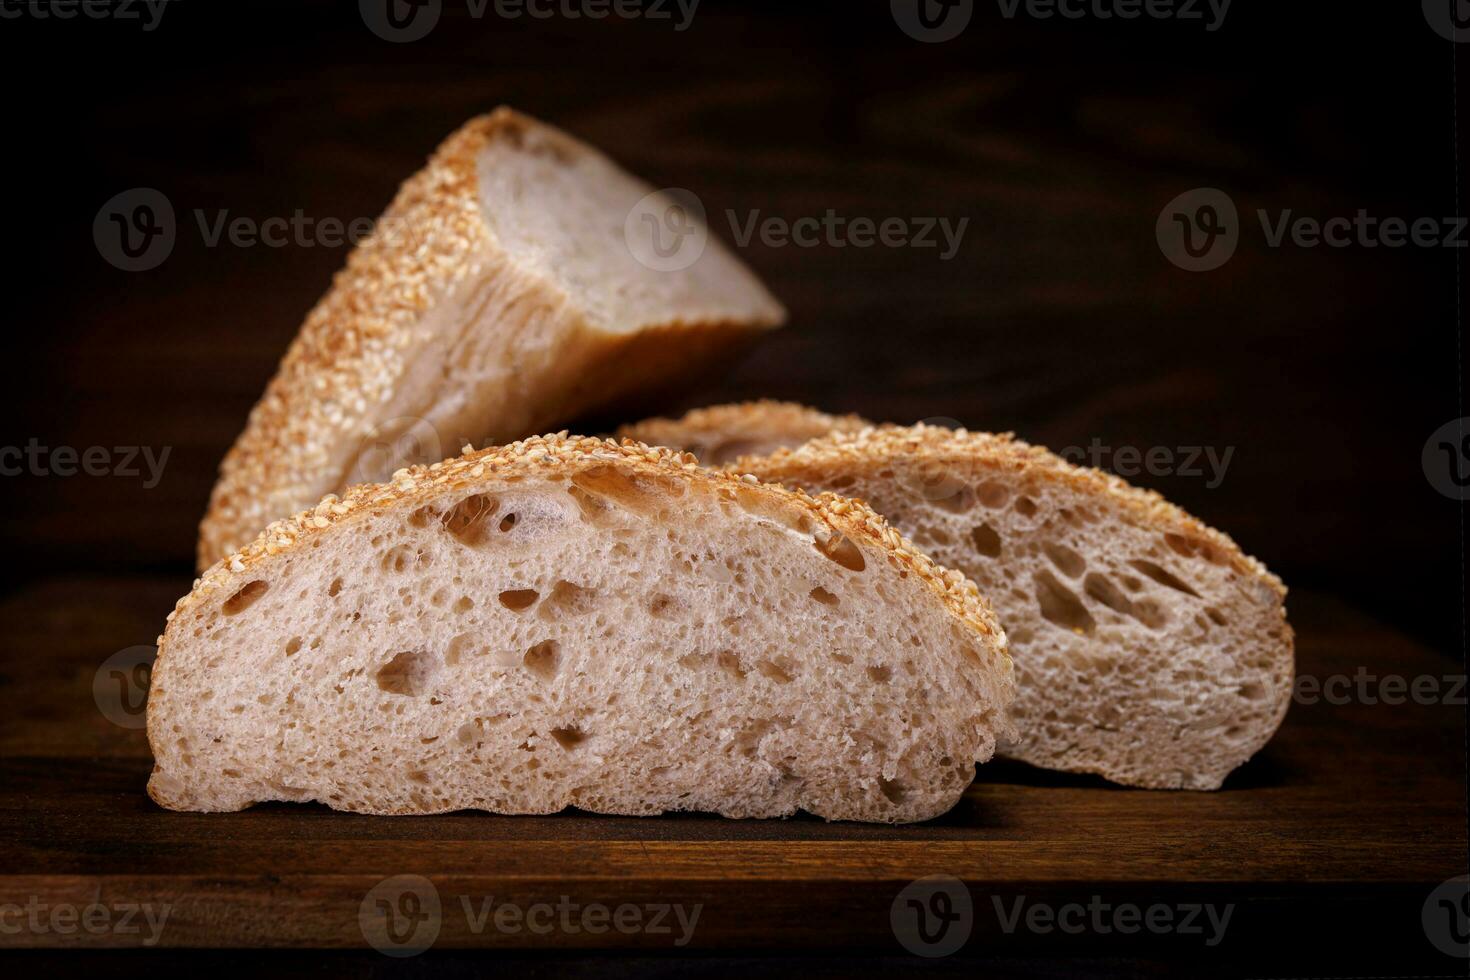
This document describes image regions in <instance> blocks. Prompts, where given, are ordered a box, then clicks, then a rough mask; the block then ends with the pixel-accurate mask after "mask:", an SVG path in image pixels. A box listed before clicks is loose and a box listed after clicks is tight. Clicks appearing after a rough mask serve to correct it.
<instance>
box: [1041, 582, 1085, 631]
mask: <svg viewBox="0 0 1470 980" xmlns="http://www.w3.org/2000/svg"><path fill="white" fill-rule="evenodd" d="M1032 582H1033V583H1034V584H1035V586H1036V602H1037V605H1038V606H1040V608H1041V618H1042V619H1045V620H1046V621H1047V622H1049V623H1052V624H1054V625H1056V626H1060V627H1062V629H1065V630H1070V631H1071V632H1073V633H1090V632H1091V631H1092V628H1093V626H1095V625H1096V623H1095V622H1094V620H1093V618H1092V614H1091V613H1089V612H1088V611H1087V607H1086V606H1084V605H1083V604H1082V600H1081V599H1079V598H1077V596H1076V595H1075V594H1074V593H1073V592H1072V590H1070V589H1068V588H1067V587H1066V586H1065V585H1063V584H1062V583H1061V582H1059V581H1058V580H1057V577H1056V576H1055V575H1053V574H1052V573H1051V572H1038V573H1036V574H1035V575H1034V576H1032Z"/></svg>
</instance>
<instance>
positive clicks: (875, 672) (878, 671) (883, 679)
mask: <svg viewBox="0 0 1470 980" xmlns="http://www.w3.org/2000/svg"><path fill="white" fill-rule="evenodd" d="M892 679H893V668H892V667H869V668H868V680H870V681H872V682H873V683H875V684H887V683H888V682H889V681H890V680H892Z"/></svg>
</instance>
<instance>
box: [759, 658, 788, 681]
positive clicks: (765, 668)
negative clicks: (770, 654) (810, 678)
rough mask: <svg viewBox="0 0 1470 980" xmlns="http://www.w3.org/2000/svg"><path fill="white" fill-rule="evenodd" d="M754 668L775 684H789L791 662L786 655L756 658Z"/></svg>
mask: <svg viewBox="0 0 1470 980" xmlns="http://www.w3.org/2000/svg"><path fill="white" fill-rule="evenodd" d="M755 669H756V670H758V671H760V672H761V675H762V676H764V677H769V678H770V679H771V680H773V681H775V682H776V683H777V684H790V683H791V677H792V673H791V672H792V663H791V660H790V659H789V658H787V657H777V658H776V659H774V660H757V661H756V663H755Z"/></svg>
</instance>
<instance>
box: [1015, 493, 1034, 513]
mask: <svg viewBox="0 0 1470 980" xmlns="http://www.w3.org/2000/svg"><path fill="white" fill-rule="evenodd" d="M1012 506H1013V507H1014V508H1015V510H1016V513H1017V514H1020V515H1021V516H1022V517H1035V516H1036V501H1034V500H1032V499H1031V498H1030V497H1017V498H1016V502H1015V503H1014V504H1013V505H1012Z"/></svg>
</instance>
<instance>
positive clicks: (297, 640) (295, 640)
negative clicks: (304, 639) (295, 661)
mask: <svg viewBox="0 0 1470 980" xmlns="http://www.w3.org/2000/svg"><path fill="white" fill-rule="evenodd" d="M300 649H301V637H299V636H293V637H291V639H290V640H288V641H287V642H286V656H288V657H289V656H291V654H293V653H295V652H296V651H297V650H300Z"/></svg>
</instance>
